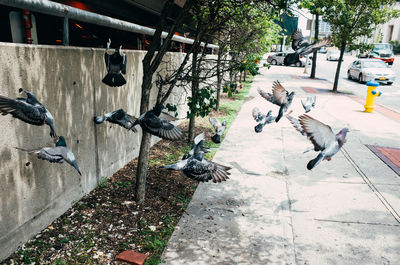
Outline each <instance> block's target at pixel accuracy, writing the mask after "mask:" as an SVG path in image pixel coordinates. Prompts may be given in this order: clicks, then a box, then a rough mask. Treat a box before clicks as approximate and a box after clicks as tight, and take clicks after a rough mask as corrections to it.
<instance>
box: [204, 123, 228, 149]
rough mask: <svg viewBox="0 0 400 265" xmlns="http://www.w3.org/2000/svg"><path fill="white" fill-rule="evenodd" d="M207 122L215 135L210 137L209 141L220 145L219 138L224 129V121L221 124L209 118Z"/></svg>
mask: <svg viewBox="0 0 400 265" xmlns="http://www.w3.org/2000/svg"><path fill="white" fill-rule="evenodd" d="M208 120H209V121H210V123H211V125H212V126H213V128H214V130H215V134H214V135H213V136H212V137H211V140H212V141H213V142H214V143H216V144H219V143H221V137H222V135H223V134H224V132H225V129H226V121H225V120H224V121H223V122H222V123H221V122H220V121H219V120H217V119H216V118H211V117H210V118H209V119H208Z"/></svg>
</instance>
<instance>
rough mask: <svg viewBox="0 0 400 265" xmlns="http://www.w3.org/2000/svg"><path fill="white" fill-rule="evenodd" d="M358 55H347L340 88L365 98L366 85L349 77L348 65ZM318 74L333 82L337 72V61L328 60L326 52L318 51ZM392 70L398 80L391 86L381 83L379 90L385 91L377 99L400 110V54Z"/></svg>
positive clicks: (341, 74)
mask: <svg viewBox="0 0 400 265" xmlns="http://www.w3.org/2000/svg"><path fill="white" fill-rule="evenodd" d="M356 59H357V57H356V56H351V55H345V56H344V61H343V62H342V67H341V72H340V81H339V88H341V89H343V90H346V91H350V92H352V93H354V94H356V95H359V96H361V97H363V98H365V96H366V91H367V89H366V85H365V84H360V83H358V82H357V81H354V80H348V79H347V69H348V66H349V65H350V64H351V63H352V62H353V61H354V60H356ZM317 60H318V63H317V75H316V77H319V78H325V79H327V80H329V81H331V82H332V83H333V81H334V78H335V73H336V67H337V63H338V62H337V61H327V60H326V54H321V53H318V56H317ZM392 70H393V71H394V72H395V73H396V78H397V80H396V81H395V82H394V83H393V84H392V85H390V86H388V85H384V84H383V85H381V86H379V90H380V91H382V92H383V94H382V96H381V97H380V98H378V99H377V100H376V102H377V103H378V104H381V105H383V106H386V107H389V108H391V109H395V110H397V111H398V112H400V56H396V58H395V60H394V64H393V66H392ZM310 72H311V67H309V69H308V73H310Z"/></svg>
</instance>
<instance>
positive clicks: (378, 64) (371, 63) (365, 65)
mask: <svg viewBox="0 0 400 265" xmlns="http://www.w3.org/2000/svg"><path fill="white" fill-rule="evenodd" d="M362 67H363V68H387V65H386V64H385V63H384V62H383V61H366V62H362Z"/></svg>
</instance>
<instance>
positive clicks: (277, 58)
mask: <svg viewBox="0 0 400 265" xmlns="http://www.w3.org/2000/svg"><path fill="white" fill-rule="evenodd" d="M287 54H288V52H278V53H276V54H272V55H269V56H268V58H267V62H268V63H270V64H272V65H283V60H284V59H285V56H286V55H287ZM308 61H309V64H310V60H308ZM294 65H295V66H297V67H304V66H305V65H306V59H305V58H304V57H301V58H300V61H297V62H296V63H295V64H294Z"/></svg>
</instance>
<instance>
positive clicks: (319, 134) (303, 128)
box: [252, 81, 349, 170]
mask: <svg viewBox="0 0 400 265" xmlns="http://www.w3.org/2000/svg"><path fill="white" fill-rule="evenodd" d="M258 93H259V94H260V95H261V96H262V97H263V98H265V99H266V100H267V101H269V102H271V103H273V104H276V105H278V106H279V114H278V116H277V117H274V116H272V110H270V111H268V113H267V114H266V115H265V114H263V113H262V112H261V111H260V110H259V109H258V108H257V107H255V108H253V111H252V114H253V118H254V119H255V120H256V122H258V124H257V125H256V126H255V127H254V130H255V131H256V132H257V133H259V132H261V131H262V129H263V127H264V126H265V125H266V124H269V123H272V122H273V121H275V122H278V121H279V120H280V119H281V117H282V116H283V114H284V113H285V112H286V111H287V110H288V109H289V107H290V105H291V104H292V101H293V98H294V95H295V92H294V91H292V92H291V93H289V92H288V91H287V90H286V89H285V88H284V87H283V86H282V85H281V83H280V82H279V81H275V82H274V83H273V85H272V93H267V92H265V91H263V90H262V89H258ZM301 103H302V106H303V108H304V110H305V112H306V113H308V112H310V111H311V109H312V108H313V107H315V103H316V96H309V97H307V98H306V99H305V100H301ZM290 113H291V111H289V112H288V113H287V114H286V115H285V116H286V118H287V119H288V120H289V121H290V122H291V124H292V125H293V127H294V128H295V129H296V130H297V131H299V132H300V133H301V134H302V135H304V136H306V137H307V138H308V139H309V140H310V141H311V143H312V144H313V147H312V148H308V149H307V150H306V151H305V152H308V151H311V150H312V149H314V151H316V152H320V153H319V154H318V156H317V157H316V158H314V159H312V160H311V161H310V162H308V164H307V169H309V170H311V169H313V168H314V167H315V166H316V165H318V164H319V163H320V162H321V161H322V160H328V161H330V160H331V158H332V157H333V156H334V155H335V154H336V153H337V152H338V151H339V149H340V148H341V147H342V146H343V144H344V143H345V141H346V140H345V138H346V134H347V132H348V131H349V130H348V129H347V128H343V129H342V130H340V132H339V133H337V134H334V133H333V131H332V129H331V127H330V126H328V125H326V124H324V123H322V122H320V121H318V120H316V119H314V118H312V117H310V116H308V115H307V114H303V115H300V116H299V118H298V119H297V118H294V117H292V116H290V115H289V114H290Z"/></svg>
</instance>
